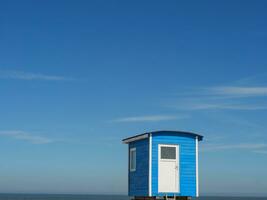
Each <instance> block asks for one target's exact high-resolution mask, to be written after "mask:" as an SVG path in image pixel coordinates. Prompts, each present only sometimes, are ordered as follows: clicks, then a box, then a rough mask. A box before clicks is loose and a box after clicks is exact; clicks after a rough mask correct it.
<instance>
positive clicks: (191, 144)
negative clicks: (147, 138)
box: [152, 132, 196, 197]
mask: <svg viewBox="0 0 267 200" xmlns="http://www.w3.org/2000/svg"><path fill="white" fill-rule="evenodd" d="M159 144H178V145H179V146H180V193H177V194H175V195H177V196H192V197H195V196H196V141H195V137H193V136H192V137H190V136H188V135H184V134H177V133H175V134H174V133H170V132H160V133H154V134H152V196H163V195H165V194H166V193H164V194H163V193H158V145H159ZM167 195H170V196H171V195H174V194H173V193H168V194H167Z"/></svg>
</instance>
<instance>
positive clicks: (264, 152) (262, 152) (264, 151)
mask: <svg viewBox="0 0 267 200" xmlns="http://www.w3.org/2000/svg"><path fill="white" fill-rule="evenodd" d="M253 152H254V153H259V154H266V155H267V150H256V151H253Z"/></svg>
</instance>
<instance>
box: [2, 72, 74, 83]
mask: <svg viewBox="0 0 267 200" xmlns="http://www.w3.org/2000/svg"><path fill="white" fill-rule="evenodd" d="M0 78H1V79H17V80H43V81H71V80H74V79H73V78H68V77H64V76H54V75H45V74H41V73H30V72H24V71H13V70H6V71H5V70H0Z"/></svg>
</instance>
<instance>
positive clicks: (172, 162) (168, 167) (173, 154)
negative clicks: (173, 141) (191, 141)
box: [158, 144, 180, 192]
mask: <svg viewBox="0 0 267 200" xmlns="http://www.w3.org/2000/svg"><path fill="white" fill-rule="evenodd" d="M158 152H159V163H158V191H159V192H179V188H180V184H179V146H178V145H163V144H160V145H159V151H158Z"/></svg>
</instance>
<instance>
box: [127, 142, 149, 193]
mask: <svg viewBox="0 0 267 200" xmlns="http://www.w3.org/2000/svg"><path fill="white" fill-rule="evenodd" d="M130 148H136V170H135V171H133V172H130V169H129V168H128V173H129V178H128V179H129V188H128V190H129V191H128V195H129V196H148V174H149V172H148V171H149V140H148V139H144V140H138V141H135V142H131V143H130V144H129V152H130Z"/></svg>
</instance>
